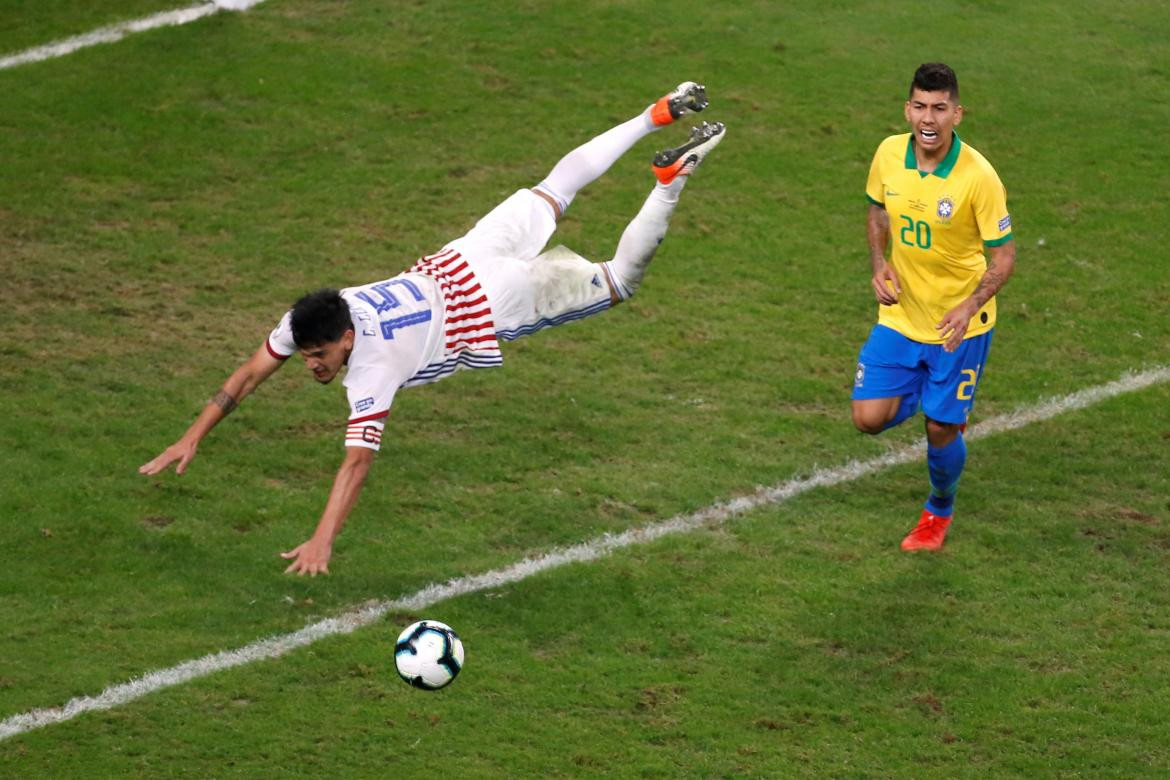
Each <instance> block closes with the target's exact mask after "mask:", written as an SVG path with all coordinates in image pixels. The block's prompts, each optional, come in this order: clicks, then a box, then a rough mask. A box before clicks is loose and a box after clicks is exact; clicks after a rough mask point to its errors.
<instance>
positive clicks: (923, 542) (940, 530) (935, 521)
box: [902, 509, 951, 550]
mask: <svg viewBox="0 0 1170 780" xmlns="http://www.w3.org/2000/svg"><path fill="white" fill-rule="evenodd" d="M950 527H951V518H950V517H940V516H938V515H935V514H931V513H930V510H928V509H923V510H922V517H920V518H918V525H916V526H914V530H913V531H911V532H910V533H909V534H907V535H906V538H905V539H903V540H902V549H903V550H941V549H942V546H943V541H944V540H945V539H946V538H947V529H948V528H950Z"/></svg>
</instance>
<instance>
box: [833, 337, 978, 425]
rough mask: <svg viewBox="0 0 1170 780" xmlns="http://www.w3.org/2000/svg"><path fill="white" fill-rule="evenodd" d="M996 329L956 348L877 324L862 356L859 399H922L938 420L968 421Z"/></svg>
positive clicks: (856, 381) (856, 393)
mask: <svg viewBox="0 0 1170 780" xmlns="http://www.w3.org/2000/svg"><path fill="white" fill-rule="evenodd" d="M993 332H994V330H989V331H988V332H986V333H981V334H980V335H978V336H972V337H971V338H969V339H964V341H963V343H962V344H960V345H959V348H958V349H956V350H955V351H954V352H947V351H945V350H944V349H943V346H942V344H923V343H922V342H921V341H914V340H913V339H908V338H906V337H905V336H903V335H902V334H901V333H899V332H898V331H896V330H894V329H893V328H887V327H886V326H885V325H874V326H873V330H872V331H871V332H870V334H869V340H868V341H866V342H865V345H864V346H863V347H862V348H861V354H860V355H858V357H857V374H856V376H855V377H854V381H853V400H854V401H864V400H869V399H871V398H899V397H903V396H912V397H917V398H918V399H919V402H920V403H921V404H922V411H923V413H924V414H925V415H926V416H927V417H929V418H930V419H932V420H935V421H937V422H941V423H951V424H954V425H957V424H960V423H965V422H967V415H969V414H970V413H971V407H972V406H974V404H975V390H976V388H977V387H979V380H980V379H981V378H982V377H983V367H984V366H986V365H987V352H988V350H989V349H990V348H991V334H992V333H993Z"/></svg>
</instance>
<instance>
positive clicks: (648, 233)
mask: <svg viewBox="0 0 1170 780" xmlns="http://www.w3.org/2000/svg"><path fill="white" fill-rule="evenodd" d="M686 183H687V177H686V176H679V177H678V178H676V179H675V180H674V181H672V182H671V183H670V184H662V183H661V182H660V183H658V184H655V185H654V189H653V190H651V191H650V196H649V197H648V198H646V202H645V203H643V204H642V210H641V211H639V212H638V215H637V216H636V217H634V218H633V219H632V220H631V221H630V224H629V225H627V226H626V229H625V231H624V232H623V233H622V237H621V240H620V241H618V246H617V251H615V252H614V254H613V260H610V261H609V262H608V263H603V264H602V265H604V266H605V269H606V271H607V272H608V273H609V276H610V278H611V279H612V280H613V282H614V285H615V286H616V288H617V294H618V297H620V298H621V299H622V300H623V301H624V300H626V299H627V298H629V297H630V296H631V295H633V294H634V293H636V292H637V291H638V287H640V286H641V284H642V277H643V276H644V275H645V274H646V268H647V267H648V266H649V265H650V261H651V260H652V259H653V258H654V253H655V252H656V251H657V250H658V245H659V244H661V243H662V239H664V238H665V237H666V229H667V228H668V227H669V226H670V217H671V215H673V214H674V207H675V206H677V205H678V196H679V193H680V192H682V189H683V187H685V186H686Z"/></svg>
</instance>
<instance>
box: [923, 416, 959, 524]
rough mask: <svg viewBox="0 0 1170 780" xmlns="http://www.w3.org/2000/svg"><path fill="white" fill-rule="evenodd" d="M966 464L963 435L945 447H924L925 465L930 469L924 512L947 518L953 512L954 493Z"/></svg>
mask: <svg viewBox="0 0 1170 780" xmlns="http://www.w3.org/2000/svg"><path fill="white" fill-rule="evenodd" d="M966 463H967V442H966V441H964V440H963V434H961V433H960V434H959V435H958V436H956V437H955V440H954V441H953V442H951V443H950V444H948V445H947V446H945V447H932V446H930V445H929V444H927V445H926V465H927V467H928V468H929V469H930V498H928V499H926V511H928V512H930V513H931V514H934V515H939V516H941V517H949V516H950V515H951V513H952V512H954V510H955V492H956V491H957V490H958V489H959V477H960V476H962V474H963V466H964V465H965V464H966Z"/></svg>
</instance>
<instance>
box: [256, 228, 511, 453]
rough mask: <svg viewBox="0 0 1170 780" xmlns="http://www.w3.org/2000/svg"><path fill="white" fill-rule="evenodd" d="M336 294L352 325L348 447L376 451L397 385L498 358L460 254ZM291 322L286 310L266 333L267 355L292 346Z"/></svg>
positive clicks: (488, 314)
mask: <svg viewBox="0 0 1170 780" xmlns="http://www.w3.org/2000/svg"><path fill="white" fill-rule="evenodd" d="M341 297H342V298H343V299H344V300H345V302H346V303H347V304H348V305H349V312H350V317H351V318H352V320H353V325H354V346H353V351H352V352H351V353H350V356H349V361H348V362H347V364H346V365H347V368H346V374H345V380H344V381H343V383H342V384H344V385H345V388H346V393H347V395H348V397H349V407H350V415H349V421H348V424H347V426H346V434H345V444H346V446H347V447H367V448H369V449H373V450H377V449H380V447H381V443H382V432H383V430H384V429H385V419H386V417H387V415H389V414H390V405H391V403H392V402H393V400H394V394H395V393H396V392H397V391H398V388H400V387H411V386H414V385H422V384H427V383H430V382H437V381H438V380H440V379H442V378H443V377H445V376H449V375H450V374H453V373H455V372H456V371H459V370H461V369H465V368H487V367H491V366H498V365H500V364H501V363H503V355H502V354H501V353H500V345H499V342H498V341H497V340H496V335H495V325H494V323H493V321H492V310H491V306H490V305H489V303H488V300H487V296H486V295H485V294H484V292H483V290H482V289H481V288H480V285H479V282H478V281H477V280H476V278H475V275H474V274H473V273H472V271H471V269H470V268H469V267H468V265H467V263H466V262H465V261H464V260H463V258H462V257H460V255H459V253H457V252H453V251H450V250H444V251H443V252H440V253H438V254H436V255H431V256H428V257H423V258H422V259H420V260H419V261H418V262H417V263H415V265H414V266H413V267H412V268H411V269H410V270H409V271H407V272H405V273H402V274H399V275H398V276H395V277H393V278H391V279H386V280H385V281H381V282H374V283H372V284H366V285H362V286H360V287H347V288H345V289H344V290H342V291H341ZM290 321H291V312H288V313H286V314H285V315H284V317H283V318H281V320H280V323H279V324H278V325H277V326H276V328H275V329H274V330H273V331H272V333H271V334H270V335H269V337H268V342H267V346H268V351H269V353H270V354H271V355H272V356H273V357H276V358H278V359H280V360H283V359H285V358H288V357H290V356H291V355H293V353H295V352H296V351H297V346H296V343H295V342H294V341H293V337H292V327H291V325H290Z"/></svg>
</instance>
